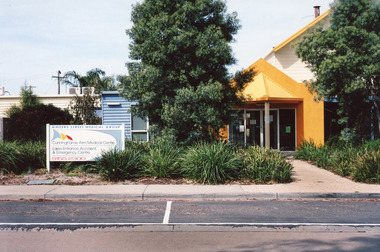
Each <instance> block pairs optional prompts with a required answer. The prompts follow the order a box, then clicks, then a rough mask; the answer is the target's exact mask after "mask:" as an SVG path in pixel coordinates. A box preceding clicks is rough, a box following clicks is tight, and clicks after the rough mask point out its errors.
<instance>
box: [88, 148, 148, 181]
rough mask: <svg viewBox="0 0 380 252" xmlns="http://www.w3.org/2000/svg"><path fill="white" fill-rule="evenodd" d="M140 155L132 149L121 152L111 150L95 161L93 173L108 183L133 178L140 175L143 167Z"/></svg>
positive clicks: (140, 153)
mask: <svg viewBox="0 0 380 252" xmlns="http://www.w3.org/2000/svg"><path fill="white" fill-rule="evenodd" d="M142 154H143V153H142V152H141V151H139V150H135V149H133V148H126V149H125V150H123V151H118V150H111V151H109V152H106V153H103V154H102V156H101V157H100V158H99V159H98V160H96V162H95V163H94V165H93V171H96V172H98V173H99V174H100V175H101V176H102V177H104V178H105V179H106V180H110V181H119V180H125V179H132V178H135V177H137V176H139V174H141V171H142V169H143V167H144V165H145V163H144V159H143V155H142Z"/></svg>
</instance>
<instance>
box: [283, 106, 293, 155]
mask: <svg viewBox="0 0 380 252" xmlns="http://www.w3.org/2000/svg"><path fill="white" fill-rule="evenodd" d="M295 114H296V113H295V110H294V109H281V110H280V143H281V144H280V146H281V149H282V150H292V151H294V150H295V149H296V123H295V117H296V115H295Z"/></svg>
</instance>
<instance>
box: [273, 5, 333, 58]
mask: <svg viewBox="0 0 380 252" xmlns="http://www.w3.org/2000/svg"><path fill="white" fill-rule="evenodd" d="M330 12H331V9H328V10H327V11H325V12H324V13H323V14H321V15H320V16H319V17H317V18H315V19H313V21H311V22H310V23H308V24H307V25H305V26H304V27H302V28H301V29H300V30H298V31H297V32H296V33H294V34H293V35H292V36H290V37H289V38H287V39H286V40H284V41H283V42H281V43H280V44H279V45H277V46H275V47H274V48H273V50H272V51H274V52H277V51H278V50H280V49H281V48H283V47H284V46H286V45H287V44H289V43H290V42H292V41H293V40H294V39H296V38H297V37H299V36H300V35H301V34H303V33H304V32H306V31H307V30H308V29H310V28H311V27H313V26H314V25H316V24H317V23H319V22H320V21H321V20H322V19H324V18H325V17H327V16H328V15H329V14H330Z"/></svg>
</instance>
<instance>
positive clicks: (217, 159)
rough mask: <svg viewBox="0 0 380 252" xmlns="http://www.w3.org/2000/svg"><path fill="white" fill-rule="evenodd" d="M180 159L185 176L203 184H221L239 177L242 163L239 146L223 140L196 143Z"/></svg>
mask: <svg viewBox="0 0 380 252" xmlns="http://www.w3.org/2000/svg"><path fill="white" fill-rule="evenodd" d="M180 161H181V165H182V169H181V170H182V173H183V174H184V176H185V177H186V178H189V179H194V180H196V181H199V182H200V183H202V184H205V183H207V184H220V183H224V182H226V181H227V180H232V179H234V178H237V174H238V171H239V168H240V167H241V165H242V162H241V159H240V158H239V156H238V149H237V147H236V146H233V145H229V144H226V143H223V142H212V143H207V142H200V143H196V144H194V145H193V146H191V147H189V148H188V149H187V150H186V151H185V153H184V154H183V156H182V157H181V159H180Z"/></svg>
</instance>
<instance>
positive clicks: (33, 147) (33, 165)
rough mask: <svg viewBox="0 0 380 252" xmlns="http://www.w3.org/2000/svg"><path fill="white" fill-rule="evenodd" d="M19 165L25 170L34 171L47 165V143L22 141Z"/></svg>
mask: <svg viewBox="0 0 380 252" xmlns="http://www.w3.org/2000/svg"><path fill="white" fill-rule="evenodd" d="M19 148H20V154H21V157H20V160H19V166H20V168H21V169H22V170H23V171H34V170H36V169H40V168H45V167H46V143H45V142H43V141H28V142H24V143H21V144H20V145H19Z"/></svg>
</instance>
